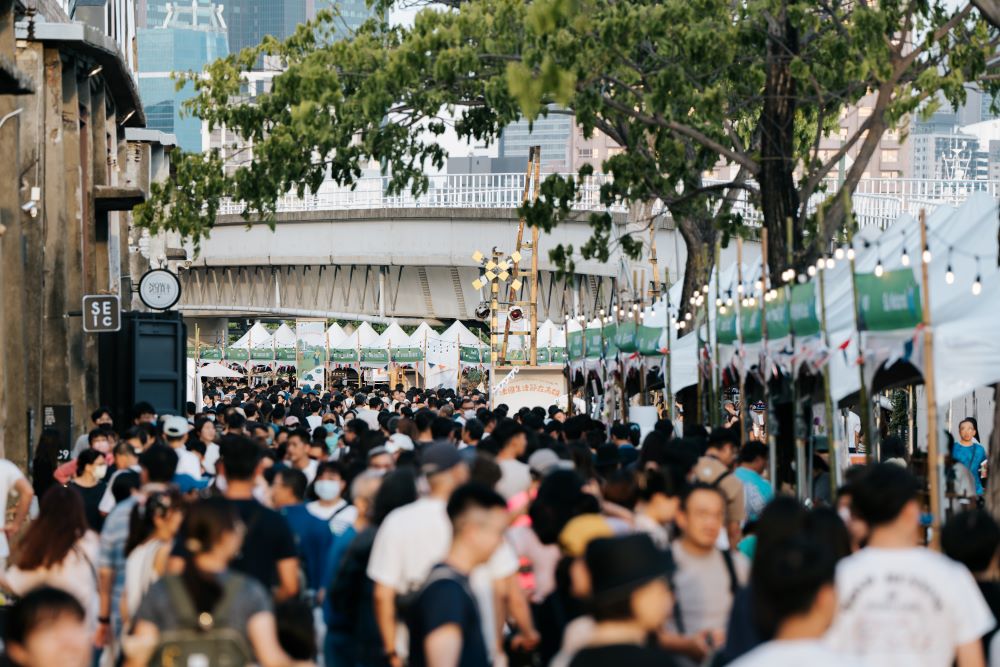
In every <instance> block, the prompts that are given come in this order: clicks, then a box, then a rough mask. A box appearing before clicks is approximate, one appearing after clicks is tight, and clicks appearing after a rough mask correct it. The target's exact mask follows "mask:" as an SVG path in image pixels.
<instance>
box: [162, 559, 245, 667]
mask: <svg viewBox="0 0 1000 667" xmlns="http://www.w3.org/2000/svg"><path fill="white" fill-rule="evenodd" d="M245 582H246V579H245V578H244V577H242V576H241V575H238V574H231V575H230V576H229V578H228V579H227V580H226V583H225V585H224V586H223V590H222V597H221V598H219V602H218V603H217V604H216V605H215V609H213V610H212V613H211V614H208V613H203V614H198V612H197V610H196V609H195V606H194V602H193V601H192V600H191V596H190V595H189V594H188V591H187V588H186V587H185V586H184V582H183V581H182V580H181V578H180V577H178V576H166V577H164V578H163V584H164V586H165V587H166V589H167V595H168V596H169V597H170V606H171V607H172V608H173V610H174V611H175V612H176V613H177V617H178V621H179V627H178V629H176V630H170V631H167V632H161V633H160V641H159V644H157V646H156V651H155V652H154V653H153V656H152V658H151V659H150V661H149V665H150V666H151V667H182V666H184V665H206V666H208V665H211V667H243V665H248V664H252V663H253V661H254V657H253V652H252V651H251V650H250V647H249V645H248V644H247V641H246V639H245V638H244V636H243V634H242V633H240V632H237V631H236V630H233V629H231V628H219V627H215V619H217V618H223V617H225V616H226V613H227V612H228V610H229V608H230V607H231V606H232V604H233V601H234V599H235V598H236V595H237V594H238V593H239V591H240V589H241V588H243V586H244V585H245Z"/></svg>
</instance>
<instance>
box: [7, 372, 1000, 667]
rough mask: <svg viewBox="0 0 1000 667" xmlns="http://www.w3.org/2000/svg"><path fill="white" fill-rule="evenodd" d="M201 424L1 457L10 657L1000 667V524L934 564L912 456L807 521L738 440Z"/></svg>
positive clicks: (418, 400)
mask: <svg viewBox="0 0 1000 667" xmlns="http://www.w3.org/2000/svg"><path fill="white" fill-rule="evenodd" d="M186 412H187V414H184V415H157V414H156V412H155V410H154V408H153V407H152V406H151V405H148V404H143V403H140V404H138V405H136V406H135V407H134V409H133V410H132V415H131V416H132V419H131V423H129V424H115V423H113V419H112V413H111V412H110V411H109V410H107V409H103V408H102V409H98V410H96V411H95V412H94V413H93V415H92V420H93V430H91V431H90V432H89V433H87V434H85V435H83V436H81V437H80V439H79V440H78V441H77V442H76V443H75V446H74V447H73V449H72V450H71V451H64V450H63V449H61V448H62V445H61V443H60V442H59V438H58V436H57V434H55V433H53V432H46V433H44V434H43V435H42V438H41V440H40V442H39V444H38V447H37V450H36V453H35V456H34V458H33V461H32V464H31V481H30V483H29V482H28V480H27V479H26V478H25V477H24V475H23V474H22V473H21V472H20V471H19V469H18V468H17V467H16V466H14V465H13V464H12V463H10V462H9V461H3V460H0V496H2V497H4V498H6V497H7V496H8V494H13V495H15V496H16V498H17V502H16V503H15V505H14V506H13V509H12V510H11V512H10V513H9V517H10V518H9V520H8V522H7V524H6V527H5V531H4V532H3V533H2V534H0V556H3V557H9V562H8V563H7V564H6V565H7V566H6V567H5V568H4V573H3V575H2V576H0V586H2V587H3V589H4V590H5V591H7V592H8V593H9V594H10V599H9V600H8V605H7V606H5V607H3V611H4V614H3V616H2V622H3V636H4V642H5V660H7V661H8V663H9V664H16V665H22V666H23V667H34V666H46V667H49V666H51V665H66V666H76V665H79V666H82V665H91V664H94V665H97V664H100V665H107V666H112V665H119V664H124V665H188V666H190V667H201V666H208V665H240V664H260V665H264V666H265V667H271V666H277V665H293V664H322V665H326V666H327V667H341V666H343V667H386V666H392V667H397V666H400V665H412V666H414V667H423V666H425V665H427V666H429V667H479V666H483V665H508V664H509V665H512V666H514V665H525V666H527V665H559V666H563V667H565V666H569V667H590V666H597V665H601V666H606V665H618V664H620V665H629V667H643V666H645V665H657V666H666V665H677V666H683V667H690V666H695V665H727V664H732V665H736V666H738V667H758V666H760V667H764V666H767V667H781V666H784V665H789V666H792V665H794V666H796V667H799V666H801V665H809V666H810V667H825V666H827V665H869V666H871V667H881V666H884V665H888V666H895V665H900V666H903V665H906V666H911V665H918V666H926V667H948V666H950V665H952V664H957V665H958V667H981V666H982V665H985V664H1000V646H995V645H994V642H993V640H992V638H993V633H994V632H995V631H996V620H995V619H996V618H997V617H998V611H1000V587H998V585H997V584H996V583H993V582H992V581H991V577H993V576H994V575H995V571H996V568H997V561H998V548H1000V527H998V525H997V523H996V521H995V520H994V519H993V518H992V517H991V516H990V515H989V514H988V513H987V512H985V511H984V510H982V509H971V510H966V511H962V512H958V513H956V514H955V515H954V516H953V517H952V518H951V520H950V521H949V522H948V524H947V525H946V527H945V529H944V530H943V532H942V535H941V536H940V537H941V545H942V548H943V551H944V554H942V553H939V552H938V551H935V550H931V549H929V548H926V547H924V546H923V543H924V541H925V538H926V536H927V532H926V527H925V524H926V522H927V521H926V520H927V517H926V515H925V513H924V508H923V502H924V494H923V490H922V488H921V485H920V484H918V482H917V480H916V478H915V477H914V476H913V475H912V474H911V473H910V472H909V471H908V470H907V464H906V460H905V456H904V455H902V454H901V455H900V456H897V457H893V460H892V461H889V462H886V463H879V464H874V465H870V466H867V467H857V468H852V469H850V470H848V471H847V476H846V479H847V481H846V483H845V484H844V485H843V486H841V487H840V488H839V489H838V490H837V491H836V494H835V495H834V494H832V493H831V492H830V484H829V481H828V479H827V480H826V481H823V480H819V481H816V483H815V487H814V491H815V493H810V494H808V495H809V496H810V497H809V500H808V502H805V503H802V502H799V501H797V500H795V499H794V498H793V497H792V496H789V495H788V494H787V493H784V492H786V491H787V489H777V490H776V489H774V488H773V485H772V483H771V480H769V479H767V470H768V447H767V446H766V444H764V443H761V442H758V441H749V442H747V443H745V444H744V443H741V442H740V440H739V433H738V431H737V430H735V429H732V428H726V427H720V428H714V429H708V428H702V427H698V426H695V425H686V426H685V428H686V430H687V432H686V433H685V434H683V435H684V436H685V437H680V436H681V435H682V434H675V433H674V425H673V423H672V422H670V421H669V420H666V419H664V420H661V421H659V422H657V424H656V426H655V428H654V429H653V430H652V431H651V432H649V433H647V434H645V436H644V437H641V438H640V431H639V429H638V427H636V426H635V425H634V424H622V423H615V424H610V425H608V424H604V423H601V422H599V421H596V420H594V419H592V418H590V417H588V416H585V415H580V414H577V415H572V416H569V415H567V414H566V413H565V412H563V411H562V410H561V409H560V408H558V407H556V406H552V407H549V408H547V409H545V408H541V407H536V408H533V409H527V408H524V409H520V410H517V411H512V410H509V409H508V408H507V406H505V405H497V406H496V407H495V408H493V409H490V407H489V401H488V397H487V396H485V395H483V394H482V393H479V392H477V391H470V392H467V393H456V392H454V391H451V390H439V391H431V390H417V389H411V390H408V391H403V390H402V389H401V388H399V387H397V388H396V389H395V390H392V391H389V390H378V389H374V388H367V387H362V388H359V389H352V388H346V389H342V390H337V391H332V392H323V393H320V392H319V391H317V390H314V389H311V388H308V387H307V388H298V387H296V386H294V384H291V383H287V382H278V383H275V384H269V385H266V386H260V387H253V388H251V387H247V386H245V385H242V386H238V385H229V384H225V383H223V382H219V381H209V382H207V383H206V385H205V387H204V402H203V404H202V405H200V406H197V405H195V404H193V403H190V404H188V406H187V410H186ZM730 412H731V411H730ZM729 423H730V425H732V423H733V422H732V420H731V419H730V422H729ZM972 438H973V434H971V433H965V432H963V433H962V434H961V442H962V443H965V442H966V441H970V442H971V441H972ZM976 444H978V443H976ZM980 448H981V445H980ZM904 454H905V453H904ZM821 460H822V457H820V460H819V461H818V463H821ZM970 464H971V465H972V466H976V465H978V464H977V463H976V462H975V461H971V462H970ZM966 465H969V464H966ZM817 467H818V468H820V469H821V468H822V466H819V465H818V466H817ZM776 491H777V493H776ZM8 538H9V539H10V540H11V543H10V546H9V548H8V544H7V539H8ZM988 660H992V661H993V662H992V663H988V662H987V661H988Z"/></svg>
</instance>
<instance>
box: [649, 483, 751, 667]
mask: <svg viewBox="0 0 1000 667" xmlns="http://www.w3.org/2000/svg"><path fill="white" fill-rule="evenodd" d="M737 483H739V482H738V481H737ZM741 497H742V496H741ZM726 504H727V499H726V497H725V496H724V495H723V492H722V490H721V489H720V488H718V487H715V486H709V485H706V484H700V483H698V484H694V485H692V486H691V487H690V488H689V489H688V490H687V491H686V492H685V493H684V494H683V495H682V496H681V505H680V510H679V511H678V513H677V517H676V520H677V526H678V528H680V530H681V537H680V539H678V540H675V541H674V543H673V545H672V546H671V553H672V554H673V558H674V563H675V564H676V567H677V570H676V573H675V574H674V581H673V589H674V597H675V601H676V606H675V609H674V618H673V621H672V623H673V626H674V630H675V631H676V633H677V635H679V636H671V637H670V638H669V640H668V641H665V642H664V643H665V644H666V647H667V648H670V649H672V650H674V651H677V652H678V653H680V654H683V655H684V656H686V658H681V659H679V660H678V662H679V664H682V665H695V664H701V663H702V662H703V661H704V659H705V658H706V657H707V656H709V655H712V654H713V653H714V652H715V651H717V650H718V649H720V648H722V646H723V645H724V644H725V627H726V623H727V622H728V620H729V612H730V610H731V609H732V606H733V599H734V597H735V594H736V591H737V590H738V589H739V587H740V586H743V585H745V584H746V582H747V578H748V576H749V574H750V563H749V562H748V561H747V560H746V558H745V557H744V556H743V554H740V553H738V552H733V551H728V550H722V549H719V548H718V547H717V546H716V543H717V541H718V539H719V532H720V531H721V530H722V527H723V522H724V517H725V512H726Z"/></svg>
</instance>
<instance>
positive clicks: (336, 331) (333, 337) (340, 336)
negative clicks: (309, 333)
mask: <svg viewBox="0 0 1000 667" xmlns="http://www.w3.org/2000/svg"><path fill="white" fill-rule="evenodd" d="M347 335H348V334H347V332H346V331H344V329H343V328H342V327H341V326H340V325H339V324H337V323H336V322H334V323H333V324H331V325H330V328H329V329H327V330H326V344H327V346H329V347H330V348H331V349H332V348H336V347H339V346H340V344H341V343H343V342H344V339H345V338H347Z"/></svg>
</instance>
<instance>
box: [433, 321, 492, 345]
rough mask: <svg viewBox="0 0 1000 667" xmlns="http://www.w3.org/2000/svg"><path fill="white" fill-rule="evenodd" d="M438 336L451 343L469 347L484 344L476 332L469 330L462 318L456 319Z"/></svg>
mask: <svg viewBox="0 0 1000 667" xmlns="http://www.w3.org/2000/svg"><path fill="white" fill-rule="evenodd" d="M438 338H440V339H441V340H443V341H447V342H449V343H458V344H459V345H465V346H468V347H481V346H482V345H483V342H482V341H481V340H479V338H478V337H477V336H476V334H474V333H472V332H471V331H469V329H468V327H466V326H465V325H464V324H462V322H461V320H455V321H454V322H453V323H452V324H451V326H450V327H448V328H447V329H445V330H444V333H442V334H440V335H439V336H438Z"/></svg>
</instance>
